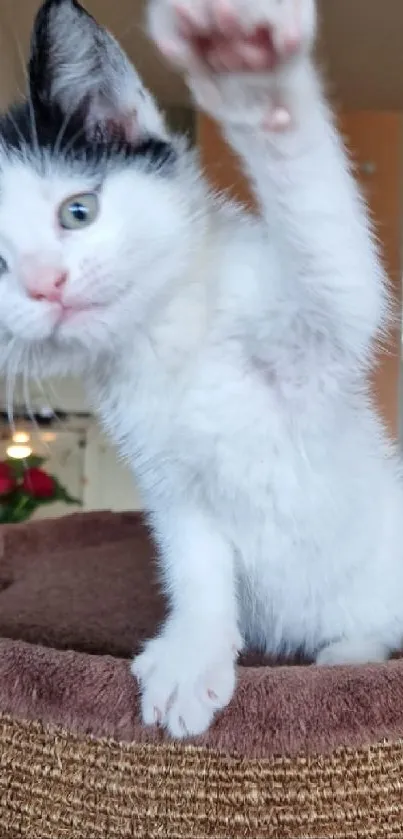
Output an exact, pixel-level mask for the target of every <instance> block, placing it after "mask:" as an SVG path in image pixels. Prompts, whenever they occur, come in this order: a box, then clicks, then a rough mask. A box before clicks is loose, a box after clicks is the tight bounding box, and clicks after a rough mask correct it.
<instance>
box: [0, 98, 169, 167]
mask: <svg viewBox="0 0 403 839" xmlns="http://www.w3.org/2000/svg"><path fill="white" fill-rule="evenodd" d="M0 142H1V144H2V146H3V148H4V150H5V151H6V152H10V153H13V152H14V153H17V154H18V153H19V154H22V155H24V156H26V157H29V158H30V159H31V160H32V161H33V162H36V163H37V165H40V164H41V160H42V159H44V154H43V153H44V152H45V153H46V157H47V159H49V157H52V156H54V157H55V160H56V159H57V158H59V159H63V160H65V161H66V162H69V161H70V162H71V163H72V164H74V163H79V164H80V165H81V164H82V165H83V166H88V167H89V168H90V169H91V170H93V169H97V167H98V166H100V165H101V164H102V165H103V166H104V167H107V166H108V165H109V166H110V165H113V164H114V163H116V165H119V166H124V165H130V163H134V162H135V161H136V160H137V161H140V160H142V162H143V163H144V167H145V169H146V171H147V170H149V171H150V172H159V173H161V175H168V174H170V173H171V172H172V170H173V168H174V166H175V163H176V160H177V153H176V151H175V149H174V147H173V146H172V144H171V143H169V142H167V141H165V140H161V139H159V138H157V137H147V138H143V139H141V140H139V141H138V142H137V143H128V142H127V141H126V140H125V139H124V138H119V137H116V139H115V140H111V139H109V138H104V139H102V137H100V138H99V139H98V140H93V141H91V140H88V138H87V136H86V133H85V130H84V127H83V124H82V122H81V120H80V114H79V113H77V114H75V115H73V116H72V118H71V119H70V120H65V118H64V117H63V115H62V114H61V113H57V112H55V110H54V109H52V108H50V109H49V110H47V109H46V108H43V107H42V108H40V109H39V110H38V109H36V108H35V107H34V105H33V103H32V102H30V101H29V99H28V100H26V101H25V102H22V103H21V104H18V105H14V106H13V107H12V108H10V110H9V111H7V112H6V113H5V114H3V115H1V116H0Z"/></svg>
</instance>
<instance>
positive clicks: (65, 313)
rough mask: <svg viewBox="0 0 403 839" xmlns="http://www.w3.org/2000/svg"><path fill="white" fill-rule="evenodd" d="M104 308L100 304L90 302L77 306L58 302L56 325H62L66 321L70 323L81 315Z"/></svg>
mask: <svg viewBox="0 0 403 839" xmlns="http://www.w3.org/2000/svg"><path fill="white" fill-rule="evenodd" d="M101 308H103V307H102V306H101V305H100V304H96V303H88V304H82V305H80V304H79V305H76V306H69V305H65V304H63V303H60V304H58V306H57V313H56V326H62V325H63V324H65V323H70V322H71V321H72V320H74V319H75V318H78V317H79V316H80V315H86V314H90V313H92V312H95V311H99V310H100V309H101Z"/></svg>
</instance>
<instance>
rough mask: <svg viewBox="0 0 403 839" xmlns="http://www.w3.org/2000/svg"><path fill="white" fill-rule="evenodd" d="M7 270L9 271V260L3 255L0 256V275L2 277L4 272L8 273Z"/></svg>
mask: <svg viewBox="0 0 403 839" xmlns="http://www.w3.org/2000/svg"><path fill="white" fill-rule="evenodd" d="M7 271H8V265H7V262H6V260H5V259H4V257H3V256H0V277H2V276H3V274H7Z"/></svg>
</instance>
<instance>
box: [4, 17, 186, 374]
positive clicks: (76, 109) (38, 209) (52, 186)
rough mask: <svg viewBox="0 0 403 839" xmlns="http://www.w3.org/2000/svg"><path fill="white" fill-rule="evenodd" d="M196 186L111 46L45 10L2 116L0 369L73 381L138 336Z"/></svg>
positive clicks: (173, 263)
mask: <svg viewBox="0 0 403 839" xmlns="http://www.w3.org/2000/svg"><path fill="white" fill-rule="evenodd" d="M192 177H193V176H192V175H190V176H189V184H188V185H187V188H184V185H185V186H186V165H184V163H183V160H182V159H181V155H180V154H179V155H178V153H177V150H175V146H174V145H173V144H172V142H171V140H170V138H169V136H168V133H167V130H166V127H165V124H164V121H163V119H162V117H161V115H160V113H159V112H158V110H157V107H156V105H155V103H154V101H153V99H152V97H151V96H150V94H149V93H148V92H147V91H146V90H145V89H144V87H143V85H142V82H141V80H140V79H139V77H138V75H137V73H136V71H135V69H134V68H133V67H132V66H131V64H130V63H129V61H128V59H127V57H126V56H125V54H124V53H123V52H122V50H121V49H120V47H119V46H118V44H117V43H116V41H115V40H114V39H113V38H112V36H111V35H109V34H108V33H107V32H106V31H105V30H104V29H102V28H101V27H100V26H98V24H97V23H96V22H95V21H94V19H93V18H92V17H91V16H90V15H88V14H87V12H85V11H84V10H83V9H82V7H81V6H80V5H79V4H78V3H77V2H76V0H47V2H45V3H44V5H43V6H42V7H41V9H40V11H39V13H38V16H37V19H36V21H35V25H34V30H33V35H32V48H31V58H30V63H29V91H28V95H27V100H26V101H25V102H23V103H21V104H18V105H16V106H14V107H13V108H12V109H11V110H10V111H9V112H8V113H6V114H4V115H3V116H2V117H0V366H4V365H5V362H6V358H7V357H8V358H10V357H11V356H12V355H13V354H14V357H16V354H17V355H18V353H19V354H20V355H21V356H22V355H24V354H25V355H26V353H25V350H26V349H27V350H28V351H29V352H30V351H31V350H33V353H32V354H33V355H35V354H37V353H36V351H37V350H38V351H39V353H40V356H41V358H43V359H44V362H43V366H44V369H42V370H41V373H42V374H46V373H49V374H54V373H58V372H59V373H62V372H73V371H72V370H70V369H69V366H70V363H71V359H72V358H73V357H75V356H76V355H77V353H78V355H81V357H82V358H84V361H85V363H86V354H87V357H88V359H89V356H90V354H91V355H92V356H94V354H96V353H97V352H101V351H103V350H105V349H106V348H107V347H108V346H112V345H113V343H114V342H115V341H116V340H117V338H118V336H120V335H121V334H122V333H123V332H124V330H128V329H129V330H132V331H133V330H134V329H135V328H136V324H139V323H140V322H141V320H142V318H144V317H145V316H146V314H147V312H148V310H149V309H150V307H151V308H152V306H153V304H154V303H155V302H156V301H157V300H158V298H159V295H162V294H164V293H165V289H164V283H166V282H168V278H169V276H170V275H172V273H174V272H175V270H180V266H181V258H182V255H183V241H184V238H185V239H186V235H187V231H188V225H189V205H188V203H187V202H188V198H189V188H191V183H192ZM15 366H16V364H15V362H14V367H15ZM17 366H18V365H17Z"/></svg>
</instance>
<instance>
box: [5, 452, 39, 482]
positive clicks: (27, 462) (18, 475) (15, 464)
mask: <svg viewBox="0 0 403 839" xmlns="http://www.w3.org/2000/svg"><path fill="white" fill-rule="evenodd" d="M6 462H7V464H8V465H9V467H10V469H11V471H12V473H13V475H14V477H15V479H16V480H17V481H21V480H22V479H23V477H24V474H25V472H26V471H27V469H41V467H42V466H43V464H44V463H45V462H46V460H45V458H44V457H39V456H38V455H36V454H31V455H30V456H29V457H25V458H24V459H23V460H19V459H18V460H17V459H16V458H13V457H8V458H7V461H6Z"/></svg>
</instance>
